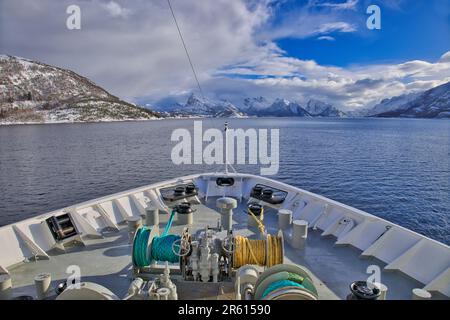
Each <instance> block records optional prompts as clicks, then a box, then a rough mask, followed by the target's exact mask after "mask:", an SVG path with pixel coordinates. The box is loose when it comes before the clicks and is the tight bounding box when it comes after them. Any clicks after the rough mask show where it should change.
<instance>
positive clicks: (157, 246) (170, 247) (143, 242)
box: [132, 210, 181, 267]
mask: <svg viewBox="0 0 450 320" xmlns="http://www.w3.org/2000/svg"><path fill="white" fill-rule="evenodd" d="M175 213H176V211H175V210H173V211H172V213H171V215H170V218H169V221H168V222H167V225H166V227H165V229H164V232H163V233H162V235H161V236H155V237H154V238H153V240H152V243H151V244H150V252H151V254H150V255H149V254H148V253H149V250H148V247H149V243H148V242H149V237H150V232H151V229H150V228H149V227H147V226H142V227H141V228H139V229H138V230H136V236H135V237H134V242H133V254H132V261H133V264H134V265H135V266H137V267H146V266H149V265H150V263H151V262H152V261H168V262H171V263H175V262H178V261H179V259H180V257H179V255H177V254H176V253H175V252H176V249H175V248H176V247H177V246H178V247H179V245H176V244H174V242H176V241H179V240H180V239H181V237H180V236H179V235H174V234H168V233H169V230H170V228H171V227H172V223H173V219H174V216H175ZM174 249H175V250H174ZM174 251H175V252H174Z"/></svg>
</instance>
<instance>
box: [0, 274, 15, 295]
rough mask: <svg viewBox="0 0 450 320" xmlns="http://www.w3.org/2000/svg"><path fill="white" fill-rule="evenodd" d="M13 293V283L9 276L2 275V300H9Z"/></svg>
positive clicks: (0, 276) (0, 280)
mask: <svg viewBox="0 0 450 320" xmlns="http://www.w3.org/2000/svg"><path fill="white" fill-rule="evenodd" d="M11 293H12V281H11V276H10V275H9V274H0V300H9V299H10V298H11Z"/></svg>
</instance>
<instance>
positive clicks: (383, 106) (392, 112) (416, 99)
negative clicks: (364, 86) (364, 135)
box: [368, 82, 450, 118]
mask: <svg viewBox="0 0 450 320" xmlns="http://www.w3.org/2000/svg"><path fill="white" fill-rule="evenodd" d="M368 115H369V116H375V117H407V118H450V82H447V83H445V84H443V85H440V86H438V87H435V88H432V89H429V90H427V91H424V92H421V93H414V94H408V95H402V96H398V97H394V98H391V99H385V100H383V101H381V103H379V104H378V105H376V106H375V107H374V108H372V109H371V110H370V111H369V113H368Z"/></svg>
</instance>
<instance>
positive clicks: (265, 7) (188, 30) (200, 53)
mask: <svg viewBox="0 0 450 320" xmlns="http://www.w3.org/2000/svg"><path fill="white" fill-rule="evenodd" d="M171 2H172V6H173V8H174V11H175V15H176V16H177V19H178V22H179V24H180V27H181V31H182V33H183V36H184V38H185V41H186V43H187V46H188V49H189V51H190V53H191V56H192V61H193V64H194V66H195V68H196V70H197V73H198V76H199V80H200V83H201V85H202V87H203V91H204V93H205V96H207V97H209V98H216V99H228V100H231V101H232V102H235V103H237V104H239V103H240V102H241V101H242V99H243V98H244V97H255V96H260V95H263V96H265V97H267V98H269V99H273V98H276V97H283V98H288V99H292V100H298V101H300V102H302V101H304V100H307V99H310V98H315V99H320V100H324V101H327V102H330V103H332V104H334V105H336V106H338V107H341V108H343V109H344V110H354V109H358V108H363V107H367V106H371V105H373V104H375V103H377V102H379V101H380V100H381V99H383V98H389V97H392V96H396V95H399V94H403V93H408V92H413V91H418V90H425V89H428V88H431V87H434V86H437V85H439V84H442V83H445V82H448V81H450V1H448V0H383V1H369V0H339V1H331V0H303V1H301V0H299V1H294V0H280V1H274V0H259V1H257V0H171ZM72 4H75V5H78V6H79V7H80V8H81V30H69V29H67V27H66V19H67V18H68V14H67V13H66V9H67V7H68V6H69V5H72ZM371 4H378V5H379V6H380V8H381V30H369V29H368V28H367V27H366V20H367V18H368V16H369V15H368V14H367V13H366V10H367V8H368V6H369V5H371ZM0 53H3V54H11V55H17V56H21V57H25V58H29V59H34V60H38V61H42V62H45V63H48V64H52V65H56V66H60V67H64V68H69V69H71V70H74V71H75V72H77V73H80V74H81V75H84V76H87V77H88V78H90V79H91V80H93V81H95V82H96V83H97V84H99V85H101V86H103V87H104V88H105V89H107V90H109V91H110V92H111V93H113V94H116V95H118V96H120V97H122V98H124V99H126V100H129V101H133V102H138V103H142V104H144V103H150V104H162V103H170V102H172V101H177V100H178V101H183V100H184V99H186V96H187V95H188V94H189V93H190V92H196V90H197V86H196V83H195V81H194V78H193V74H192V72H191V70H190V67H189V64H188V61H187V58H186V56H185V53H184V50H183V47H182V45H181V42H180V39H179V36H178V33H177V29H176V27H175V24H174V22H173V20H172V16H171V13H170V10H169V7H168V4H167V0H126V1H125V0H114V1H110V0H78V1H76V0H35V1H28V0H0Z"/></svg>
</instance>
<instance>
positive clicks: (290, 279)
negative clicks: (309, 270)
mask: <svg viewBox="0 0 450 320" xmlns="http://www.w3.org/2000/svg"><path fill="white" fill-rule="evenodd" d="M284 287H299V288H302V289H306V290H308V291H309V292H311V293H313V294H314V295H316V296H317V289H316V287H315V286H314V284H313V283H312V282H311V280H309V279H308V278H304V277H302V276H300V275H299V274H296V273H293V272H288V276H287V279H283V280H278V281H274V282H272V283H271V284H270V285H269V286H268V287H267V288H266V290H264V293H263V295H262V297H261V298H264V297H266V296H267V295H268V294H269V293H271V292H272V291H275V290H278V289H280V288H284Z"/></svg>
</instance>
